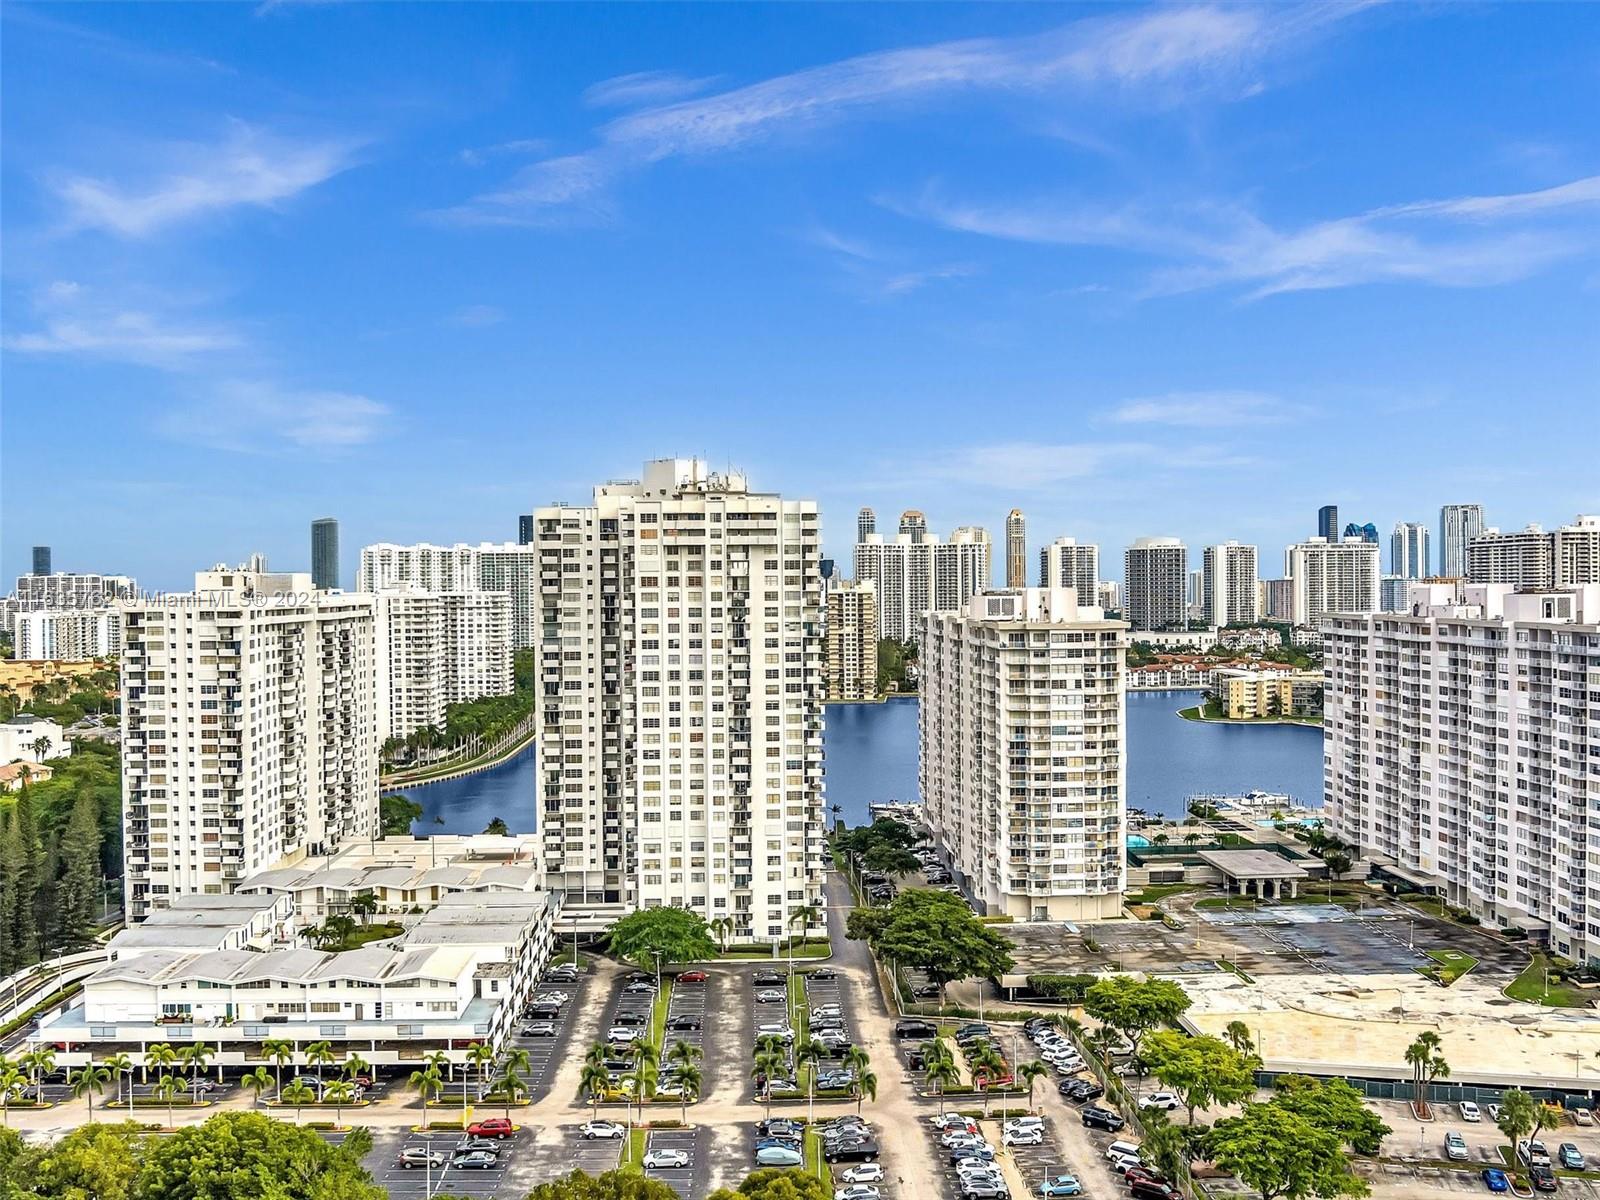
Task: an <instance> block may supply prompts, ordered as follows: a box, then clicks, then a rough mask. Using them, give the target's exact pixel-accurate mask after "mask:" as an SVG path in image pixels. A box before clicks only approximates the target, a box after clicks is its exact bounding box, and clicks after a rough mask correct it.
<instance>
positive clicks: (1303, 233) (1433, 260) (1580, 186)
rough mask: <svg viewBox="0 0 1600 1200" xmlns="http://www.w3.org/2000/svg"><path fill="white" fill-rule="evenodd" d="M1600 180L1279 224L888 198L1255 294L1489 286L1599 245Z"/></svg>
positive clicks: (1015, 237)
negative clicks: (1126, 254)
mask: <svg viewBox="0 0 1600 1200" xmlns="http://www.w3.org/2000/svg"><path fill="white" fill-rule="evenodd" d="M1597 204H1600V177H1592V178H1586V179H1579V180H1574V181H1572V182H1570V183H1566V184H1562V185H1560V186H1557V187H1552V188H1546V189H1543V190H1540V191H1534V192H1522V193H1512V194H1505V195H1486V196H1463V197H1456V198H1453V199H1449V200H1430V201H1422V202H1416V203H1409V204H1398V205H1388V206H1384V207H1381V208H1375V209H1371V210H1369V211H1367V212H1365V213H1361V214H1359V215H1356V216H1351V217H1341V218H1336V219H1333V220H1327V221H1320V222H1314V223H1312V224H1309V225H1305V226H1302V227H1299V228H1276V227H1274V226H1272V225H1270V224H1269V223H1268V222H1266V221H1265V220H1263V219H1262V218H1261V217H1259V216H1257V215H1256V214H1255V213H1254V212H1252V211H1250V210H1249V209H1247V208H1245V207H1243V206H1241V205H1237V204H1217V203H1207V204H1191V205H1188V206H1174V205H1170V204H1168V205H1161V206H1157V205H1140V204H1129V205H1123V206H1121V207H1116V208H1095V207H1092V206H1087V205H1083V204H1081V203H1034V204H1025V205H1017V204H1002V205H985V204H981V203H971V202H956V201H950V200H947V199H945V198H943V197H942V196H940V195H938V194H936V192H935V191H933V190H931V189H930V190H929V191H927V192H925V193H924V195H923V196H922V197H921V199H920V200H918V201H917V202H915V203H913V204H910V205H891V207H894V208H895V209H896V210H897V211H900V212H902V213H904V214H907V215H920V216H922V217H924V218H927V219H930V220H932V221H934V222H935V223H937V224H939V225H942V226H944V227H945V228H947V229H952V230H958V231H961V232H966V233H973V234H980V235H983V236H986V237H993V238H1003V239H1007V240H1011V241H1021V242H1030V243H1037V244H1045V245H1058V246H1101V247H1112V248H1116V249H1122V250H1127V251H1130V252H1133V253H1136V254H1140V255H1144V256H1148V257H1150V258H1152V259H1158V260H1164V261H1163V263H1162V265H1160V266H1158V267H1157V268H1156V269H1155V271H1154V273H1153V274H1152V276H1151V278H1150V280H1149V282H1148V285H1147V288H1146V294H1152V295H1163V294H1173V293H1179V292H1186V291H1194V290H1197V289H1201V288H1210V287H1218V286H1225V285H1233V286H1239V287H1242V288H1244V289H1245V290H1246V294H1247V295H1248V296H1249V298H1251V299H1256V298H1260V297H1263V296H1268V295H1272V294H1275V293H1279V292H1289V291H1304V290H1312V289H1324V288H1338V287H1350V286H1354V285H1358V284H1367V283H1380V282H1413V283H1424V284H1432V285H1436V286H1442V287H1483V286H1489V285H1492V284H1498V283H1506V282H1511V281H1514V280H1517V279H1523V278H1526V277H1528V276H1530V275H1532V274H1535V273H1536V272H1538V271H1540V270H1542V269H1544V268H1545V267H1547V266H1549V265H1550V264H1551V263H1554V262H1557V261H1559V260H1561V259H1565V258H1570V257H1572V256H1574V255H1578V254H1583V253H1589V252H1593V251H1594V250H1595V248H1596V246H1597V244H1600V235H1597V233H1596V227H1595V223H1594V221H1593V218H1592V214H1591V213H1590V212H1588V211H1587V210H1589V209H1592V208H1593V207H1594V206H1595V205H1597Z"/></svg>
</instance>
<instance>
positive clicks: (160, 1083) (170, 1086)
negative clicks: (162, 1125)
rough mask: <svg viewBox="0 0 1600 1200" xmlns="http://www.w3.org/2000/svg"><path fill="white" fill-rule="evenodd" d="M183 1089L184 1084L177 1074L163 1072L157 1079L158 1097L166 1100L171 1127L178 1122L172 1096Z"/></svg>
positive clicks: (169, 1125) (168, 1122) (156, 1092)
mask: <svg viewBox="0 0 1600 1200" xmlns="http://www.w3.org/2000/svg"><path fill="white" fill-rule="evenodd" d="M182 1090H183V1086H182V1085H181V1084H180V1083H179V1082H178V1077H177V1076H176V1075H168V1074H166V1073H165V1072H163V1073H162V1075H161V1077H160V1078H159V1079H157V1080H156V1086H155V1094H156V1099H158V1100H165V1101H166V1104H167V1127H168V1128H169V1129H170V1128H172V1127H173V1126H175V1125H176V1124H177V1119H176V1118H175V1117H173V1115H172V1098H173V1097H174V1096H176V1095H177V1094H178V1093H179V1092H181V1091H182Z"/></svg>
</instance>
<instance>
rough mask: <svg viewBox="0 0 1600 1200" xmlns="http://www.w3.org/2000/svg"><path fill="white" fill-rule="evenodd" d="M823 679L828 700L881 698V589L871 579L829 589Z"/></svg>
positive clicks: (838, 584) (840, 584) (842, 584)
mask: <svg viewBox="0 0 1600 1200" xmlns="http://www.w3.org/2000/svg"><path fill="white" fill-rule="evenodd" d="M827 628H828V641H827V648H826V651H825V653H824V655H823V660H822V661H823V676H824V679H825V680H826V684H827V698H828V699H829V700H876V699H877V698H878V589H877V587H876V586H875V585H874V584H873V583H872V581H871V580H870V579H864V580H862V581H860V582H859V583H836V584H834V585H833V586H832V587H830V588H829V589H828V621H827Z"/></svg>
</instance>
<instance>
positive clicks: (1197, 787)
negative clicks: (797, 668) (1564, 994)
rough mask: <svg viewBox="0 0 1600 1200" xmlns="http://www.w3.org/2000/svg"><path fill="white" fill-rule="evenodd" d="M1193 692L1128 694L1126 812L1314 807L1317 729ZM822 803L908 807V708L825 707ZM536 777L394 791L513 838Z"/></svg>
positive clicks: (530, 807)
mask: <svg viewBox="0 0 1600 1200" xmlns="http://www.w3.org/2000/svg"><path fill="white" fill-rule="evenodd" d="M1198 694H1199V693H1197V692H1129V693H1128V797H1127V801H1128V806H1129V807H1130V808H1142V809H1144V810H1145V811H1146V812H1151V813H1164V814H1168V815H1177V814H1180V813H1181V812H1182V811H1183V802H1184V800H1185V798H1187V797H1188V796H1191V795H1193V794H1194V793H1196V792H1216V793H1221V794H1227V795H1237V794H1238V793H1241V792H1247V791H1250V790H1251V789H1252V788H1259V789H1261V790H1262V791H1267V792H1287V793H1288V794H1289V795H1291V796H1294V797H1295V798H1296V799H1298V800H1300V801H1301V802H1302V803H1307V804H1321V803H1322V731H1321V730H1320V729H1316V728H1309V727H1306V726H1303V725H1202V724H1200V723H1198V722H1195V721H1185V720H1184V719H1183V718H1182V717H1180V716H1178V715H1177V710H1178V709H1180V708H1183V707H1185V706H1187V705H1189V704H1192V703H1194V702H1195V698H1196V696H1198ZM823 745H824V747H825V749H826V753H827V768H828V792H827V797H828V799H827V803H828V806H829V808H830V809H831V808H832V807H833V806H834V805H838V806H839V807H840V808H841V809H842V810H843V815H844V819H845V822H846V823H847V824H850V825H859V824H861V823H863V822H865V821H866V819H867V805H868V804H870V803H874V802H877V801H882V800H916V799H919V798H920V796H921V790H920V789H919V788H918V786H917V702H916V701H915V700H890V701H888V702H886V703H884V704H830V705H828V708H827V732H826V735H825V737H824V740H823ZM538 787H539V773H538V770H537V769H536V764H535V755H534V751H533V748H532V747H531V746H530V747H529V748H528V749H526V750H524V751H523V752H522V753H521V754H519V755H517V757H516V758H514V759H512V760H511V761H510V762H508V763H506V764H504V765H503V766H499V767H496V768H494V769H493V770H491V771H483V772H480V773H479V774H477V775H468V776H465V777H463V778H461V779H452V780H448V781H446V782H444V783H430V784H426V785H424V786H422V787H410V788H406V789H404V790H405V792H406V794H407V795H408V796H410V797H411V798H412V799H413V800H415V801H416V802H417V803H418V804H420V805H422V807H423V817H422V819H421V820H420V821H418V822H417V825H416V826H415V829H416V832H417V833H421V834H426V833H481V832H482V831H483V828H484V826H485V825H487V824H488V823H489V822H490V821H491V820H493V819H494V818H495V817H501V818H503V819H504V820H505V823H506V824H507V825H508V826H509V827H510V828H511V830H512V832H514V833H530V832H532V831H533V829H534V826H535V824H536V823H537V819H538V808H539V801H538Z"/></svg>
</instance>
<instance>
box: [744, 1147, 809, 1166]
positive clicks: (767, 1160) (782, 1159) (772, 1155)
mask: <svg viewBox="0 0 1600 1200" xmlns="http://www.w3.org/2000/svg"><path fill="white" fill-rule="evenodd" d="M805 1161H806V1156H805V1155H804V1154H802V1153H801V1152H800V1151H798V1150H795V1149H793V1148H791V1147H789V1146H762V1147H761V1148H760V1149H758V1150H757V1151H756V1166H758V1167H798V1166H800V1165H801V1164H802V1163H804V1162H805Z"/></svg>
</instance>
